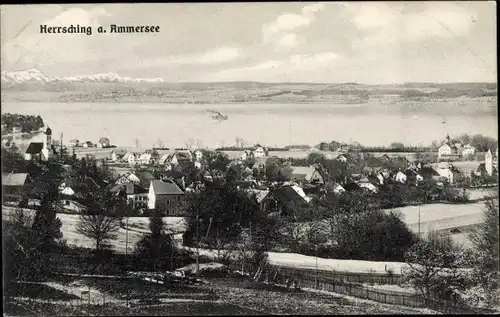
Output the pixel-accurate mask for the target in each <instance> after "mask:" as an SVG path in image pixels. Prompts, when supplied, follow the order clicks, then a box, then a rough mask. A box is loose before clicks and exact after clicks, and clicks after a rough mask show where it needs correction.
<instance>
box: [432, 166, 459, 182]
mask: <svg viewBox="0 0 500 317" xmlns="http://www.w3.org/2000/svg"><path fill="white" fill-rule="evenodd" d="M436 172H438V174H439V176H440V177H441V179H446V181H447V182H448V183H450V184H453V182H454V180H455V179H456V177H457V176H458V174H460V172H459V171H458V170H457V169H456V168H455V167H454V166H453V165H451V164H450V163H448V162H442V163H439V165H438V168H437V170H436Z"/></svg>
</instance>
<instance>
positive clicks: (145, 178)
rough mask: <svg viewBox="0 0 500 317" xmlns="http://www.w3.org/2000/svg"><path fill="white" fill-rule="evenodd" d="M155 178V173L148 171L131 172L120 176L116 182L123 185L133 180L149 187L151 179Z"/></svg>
mask: <svg viewBox="0 0 500 317" xmlns="http://www.w3.org/2000/svg"><path fill="white" fill-rule="evenodd" d="M154 179H155V177H154V175H153V174H151V173H150V172H147V171H140V172H129V173H127V174H125V175H122V176H121V177H120V178H118V179H117V180H116V181H115V184H117V185H122V184H127V183H129V182H132V183H134V184H137V185H140V186H142V187H144V188H146V189H148V188H149V185H150V183H151V181H152V180H154Z"/></svg>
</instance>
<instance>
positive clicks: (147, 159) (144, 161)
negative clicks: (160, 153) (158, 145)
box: [136, 151, 153, 165]
mask: <svg viewBox="0 0 500 317" xmlns="http://www.w3.org/2000/svg"><path fill="white" fill-rule="evenodd" d="M152 161H153V156H152V154H151V152H148V151H146V152H144V153H142V154H141V155H139V157H138V158H137V159H136V162H137V164H141V165H149V164H151V163H152Z"/></svg>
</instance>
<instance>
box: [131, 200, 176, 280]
mask: <svg viewBox="0 0 500 317" xmlns="http://www.w3.org/2000/svg"><path fill="white" fill-rule="evenodd" d="M164 227H165V224H164V222H163V218H162V214H161V213H160V212H159V211H157V210H154V211H153V214H152V215H151V217H150V218H149V230H150V231H151V233H150V234H147V235H145V236H143V237H142V239H141V240H139V241H138V242H137V245H136V255H138V256H139V258H141V259H145V260H146V263H147V265H148V266H149V267H150V268H152V269H153V270H155V271H157V270H165V269H170V270H172V269H173V266H174V261H175V257H176V255H177V253H178V252H177V250H176V248H175V245H174V242H173V241H172V238H171V236H170V235H168V234H166V233H165V232H164V230H165V228H164Z"/></svg>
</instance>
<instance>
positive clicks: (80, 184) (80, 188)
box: [61, 176, 100, 196]
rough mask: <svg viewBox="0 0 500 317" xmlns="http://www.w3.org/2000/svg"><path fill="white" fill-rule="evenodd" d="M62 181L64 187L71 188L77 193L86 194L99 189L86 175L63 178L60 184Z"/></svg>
mask: <svg viewBox="0 0 500 317" xmlns="http://www.w3.org/2000/svg"><path fill="white" fill-rule="evenodd" d="M62 183H64V184H65V185H66V187H69V188H71V189H72V190H73V191H74V192H75V194H77V195H82V196H84V195H86V194H88V193H89V192H91V191H94V190H97V189H99V188H100V187H99V185H97V183H96V182H95V181H94V180H93V179H92V178H91V177H88V176H85V177H72V178H66V179H64V180H63V181H62V182H61V184H62Z"/></svg>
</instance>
